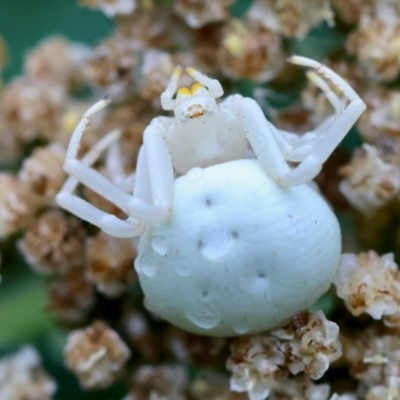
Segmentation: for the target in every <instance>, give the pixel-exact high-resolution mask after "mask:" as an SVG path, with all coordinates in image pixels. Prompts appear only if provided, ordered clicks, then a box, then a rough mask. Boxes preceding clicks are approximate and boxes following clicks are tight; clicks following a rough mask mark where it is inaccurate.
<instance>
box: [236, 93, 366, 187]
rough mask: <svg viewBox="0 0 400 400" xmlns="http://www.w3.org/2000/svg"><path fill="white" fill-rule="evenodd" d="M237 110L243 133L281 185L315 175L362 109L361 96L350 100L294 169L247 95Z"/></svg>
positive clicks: (256, 105) (267, 124) (262, 162)
mask: <svg viewBox="0 0 400 400" xmlns="http://www.w3.org/2000/svg"><path fill="white" fill-rule="evenodd" d="M237 106H238V107H237V109H236V114H237V115H238V116H239V118H241V122H242V124H243V127H244V131H245V133H246V136H247V138H248V140H249V142H250V144H251V146H252V147H253V150H254V152H255V153H256V155H257V157H258V159H259V160H260V162H261V164H262V165H263V166H264V168H265V170H266V171H267V173H268V174H269V175H270V176H271V177H272V178H273V179H275V180H276V181H277V182H278V183H279V184H280V185H282V186H296V185H301V184H303V183H306V182H308V181H310V180H312V179H314V178H315V177H316V176H317V174H318V173H319V172H320V170H321V168H322V164H323V163H324V162H325V161H326V159H327V158H328V157H329V155H330V154H331V153H332V151H333V150H334V149H335V148H336V146H337V145H338V144H339V143H340V141H341V140H342V139H343V137H344V136H345V135H346V133H347V132H348V131H349V130H350V128H351V126H352V125H353V124H354V122H355V121H356V120H357V118H358V117H359V116H360V114H361V113H362V112H363V111H364V109H365V104H364V103H363V102H362V100H361V99H359V100H352V102H351V103H350V104H349V105H348V106H347V108H346V109H345V110H344V112H343V113H342V114H340V115H339V116H337V119H336V120H335V123H334V124H332V125H331V126H330V127H329V128H328V129H327V131H326V132H325V133H324V134H323V138H322V139H321V140H320V142H319V143H317V145H316V146H315V148H314V149H313V150H311V151H310V152H309V154H308V155H307V156H306V157H305V158H304V159H303V160H302V161H301V163H300V164H299V165H298V166H296V167H295V168H293V169H290V167H289V165H288V164H287V161H286V160H285V158H284V155H283V152H282V151H281V149H280V147H279V145H278V143H277V141H276V139H275V136H274V133H273V130H274V129H275V128H274V127H273V126H272V124H270V123H269V122H268V121H267V120H266V118H265V117H264V114H263V112H262V110H261V108H260V107H259V105H258V104H257V103H256V102H255V101H254V100H252V99H250V98H242V100H241V102H240V103H239V104H238V105H237Z"/></svg>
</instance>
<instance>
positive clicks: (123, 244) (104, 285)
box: [86, 232, 136, 297]
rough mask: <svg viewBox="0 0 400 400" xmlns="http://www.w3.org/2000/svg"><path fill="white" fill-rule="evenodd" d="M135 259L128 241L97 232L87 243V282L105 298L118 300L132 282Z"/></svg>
mask: <svg viewBox="0 0 400 400" xmlns="http://www.w3.org/2000/svg"><path fill="white" fill-rule="evenodd" d="M135 255H136V252H135V251H134V250H133V246H132V240H131V239H120V238H113V237H111V236H108V235H107V234H105V233H104V232H100V233H98V234H97V235H96V236H94V237H91V238H89V239H88V241H87V259H88V261H87V270H86V276H87V279H88V280H89V282H92V283H94V284H95V285H96V287H97V290H98V291H99V292H101V293H104V295H106V296H107V297H119V296H121V294H122V293H124V292H125V291H126V290H127V289H128V288H129V286H130V285H132V284H133V283H134V282H135V281H136V274H135V271H134V269H133V260H134V258H135Z"/></svg>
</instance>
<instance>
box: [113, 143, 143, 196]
mask: <svg viewBox="0 0 400 400" xmlns="http://www.w3.org/2000/svg"><path fill="white" fill-rule="evenodd" d="M106 170H107V175H108V176H109V177H110V178H111V180H112V182H113V183H115V184H116V185H117V186H118V187H119V188H120V189H122V190H124V191H125V192H127V193H132V188H133V185H134V181H135V175H136V173H135V172H133V173H131V174H129V175H126V174H125V169H124V166H123V164H122V154H121V149H120V146H119V143H118V142H114V143H113V144H112V145H111V146H110V148H109V150H108V152H107V157H106Z"/></svg>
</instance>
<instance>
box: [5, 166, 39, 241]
mask: <svg viewBox="0 0 400 400" xmlns="http://www.w3.org/2000/svg"><path fill="white" fill-rule="evenodd" d="M0 187H1V191H0V238H4V237H6V236H8V235H11V234H12V233H14V232H15V231H17V230H18V229H21V228H23V227H25V226H26V225H27V224H28V223H29V221H30V219H31V217H32V216H33V214H34V212H35V211H36V205H35V204H34V203H33V202H32V200H31V198H30V196H29V192H28V191H27V189H26V187H25V186H24V184H22V183H21V182H19V181H18V180H17V179H16V178H15V177H14V176H12V175H10V174H5V173H0Z"/></svg>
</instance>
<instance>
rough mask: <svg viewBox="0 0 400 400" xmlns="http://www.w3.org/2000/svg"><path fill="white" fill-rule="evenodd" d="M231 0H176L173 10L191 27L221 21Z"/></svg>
mask: <svg viewBox="0 0 400 400" xmlns="http://www.w3.org/2000/svg"><path fill="white" fill-rule="evenodd" d="M232 4H233V0H176V1H175V2H174V6H175V10H176V11H177V12H178V13H179V14H180V15H181V16H182V17H183V18H184V20H185V22H186V23H187V24H188V25H189V26H190V27H191V28H193V29H197V28H201V27H202V26H204V25H206V24H209V23H210V22H216V21H222V20H224V19H225V18H226V17H227V16H228V8H229V6H231V5H232Z"/></svg>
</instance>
